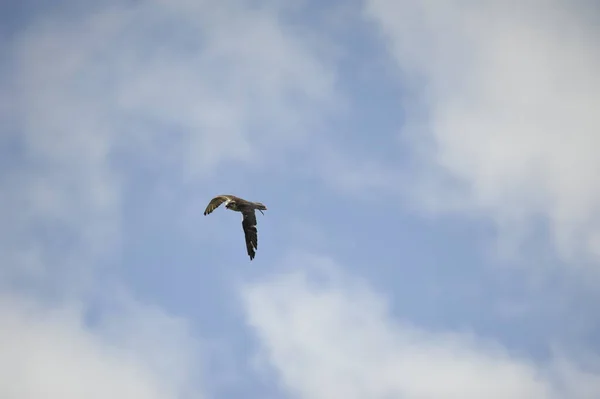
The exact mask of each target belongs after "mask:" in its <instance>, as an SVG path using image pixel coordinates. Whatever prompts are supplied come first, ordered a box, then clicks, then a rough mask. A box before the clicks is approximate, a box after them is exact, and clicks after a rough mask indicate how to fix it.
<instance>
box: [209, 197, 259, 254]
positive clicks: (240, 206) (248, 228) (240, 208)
mask: <svg viewBox="0 0 600 399" xmlns="http://www.w3.org/2000/svg"><path fill="white" fill-rule="evenodd" d="M223 202H225V207H226V208H227V209H230V210H232V211H236V212H241V213H242V216H243V219H242V229H243V230H244V236H245V238H246V250H247V252H248V256H249V257H250V260H252V259H254V256H255V255H256V249H258V231H257V230H256V214H255V213H254V210H255V209H258V210H259V211H260V213H262V214H263V215H264V213H263V211H266V210H267V207H266V206H264V204H262V203H260V202H252V201H246V200H245V199H242V198H239V197H236V196H235V195H217V196H216V197H215V198H213V199H212V200H210V202H209V203H208V205H207V206H206V209H205V210H204V215H205V216H206V215H208V214H210V213H211V212H212V211H214V210H215V209H217V208H218V207H219V206H220V205H221V204H222V203H223Z"/></svg>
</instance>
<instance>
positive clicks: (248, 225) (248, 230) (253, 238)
mask: <svg viewBox="0 0 600 399" xmlns="http://www.w3.org/2000/svg"><path fill="white" fill-rule="evenodd" d="M243 215H244V219H242V228H243V229H244V236H245V238H246V250H247V251H248V256H250V260H252V259H254V255H255V254H256V252H255V250H256V249H258V231H257V230H256V215H255V214H254V210H248V211H245V212H244V213H243Z"/></svg>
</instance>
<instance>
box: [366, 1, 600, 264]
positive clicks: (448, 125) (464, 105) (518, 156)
mask: <svg viewBox="0 0 600 399" xmlns="http://www.w3.org/2000/svg"><path fill="white" fill-rule="evenodd" d="M365 10H366V13H367V15H368V16H369V18H372V19H373V20H375V21H377V23H378V26H379V27H380V29H381V32H382V33H383V35H384V37H385V40H386V42H387V44H388V48H389V50H390V52H391V54H392V55H393V57H394V59H395V61H396V63H397V66H398V67H399V68H400V70H401V71H402V73H403V76H404V77H405V78H406V82H411V83H412V84H413V85H412V87H411V88H412V89H414V90H415V91H414V92H413V93H418V95H417V97H418V98H413V99H411V100H415V102H416V103H417V105H414V106H410V107H407V114H408V118H409V122H408V123H407V126H406V128H405V131H404V134H405V137H409V138H410V141H411V145H412V147H413V149H414V150H415V151H419V155H423V157H421V158H420V159H419V163H418V171H419V172H420V173H419V174H418V179H417V180H419V181H418V183H419V184H420V186H419V189H420V192H419V193H418V201H420V202H421V203H422V204H427V206H429V207H430V210H437V211H439V210H442V211H446V210H461V211H473V210H476V211H477V212H483V213H484V214H485V215H489V216H491V217H492V218H493V219H494V220H495V221H496V222H497V223H498V226H500V227H502V229H504V228H507V229H508V230H505V232H508V233H509V235H510V234H517V233H518V234H521V233H523V232H527V231H528V230H529V229H530V228H531V226H534V225H535V224H536V223H539V222H540V220H542V221H547V222H548V225H549V227H550V232H551V236H552V238H553V241H554V242H555V243H556V245H557V248H558V251H559V252H560V254H561V255H562V256H563V257H564V258H565V259H574V258H575V257H579V258H580V256H581V255H583V256H588V255H593V254H594V252H595V253H598V239H597V237H598V234H599V232H600V180H598V179H597V177H596V174H597V171H598V170H600V158H599V157H598V156H597V150H596V149H597V148H598V145H599V144H600V114H598V112H597V109H598V108H600V94H599V93H600V78H599V77H598V74H597V72H596V71H597V70H599V69H600V50H599V49H598V46H597V38H598V36H599V34H600V31H599V30H598V25H597V24H596V23H595V21H597V18H598V10H597V8H594V6H593V5H592V4H591V3H589V2H582V1H579V2H577V1H576V2H570V3H565V2H559V1H551V2H545V1H538V2H528V3H526V4H525V3H518V4H517V3H513V2H505V1H484V2H461V1H454V2H449V3H447V4H444V6H440V5H439V4H438V2H435V1H422V2H413V1H389V0H368V1H366V8H365ZM415 82H417V83H415ZM416 100H418V101H416ZM580 259H581V258H580Z"/></svg>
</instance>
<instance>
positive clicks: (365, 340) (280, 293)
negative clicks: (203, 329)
mask: <svg viewBox="0 0 600 399" xmlns="http://www.w3.org/2000/svg"><path fill="white" fill-rule="evenodd" d="M297 265H299V266H297ZM242 298H243V300H244V304H245V308H246V312H247V318H248V323H249V325H250V326H252V327H253V328H254V330H255V333H256V335H257V337H258V340H259V343H260V348H261V352H260V358H262V359H263V362H264V363H263V364H265V365H266V366H267V369H269V368H270V369H271V370H272V371H273V372H274V373H275V375H276V376H277V377H278V378H279V381H280V383H281V385H282V387H283V388H284V389H285V390H286V391H287V392H288V393H290V394H293V395H298V397H300V398H333V397H346V398H403V399H412V398H415V399H416V398H428V399H434V398H435V399H446V398H448V399H449V398H467V399H468V398H473V399H475V398H481V397H487V398H515V399H516V398H528V399H534V398H540V399H541V398H544V399H551V398H552V399H554V398H565V399H566V398H571V399H574V398H592V397H595V396H597V395H598V394H600V373H598V368H597V367H596V369H593V368H592V369H590V370H596V371H595V372H592V371H586V370H583V369H582V368H580V367H578V366H575V365H574V364H573V363H572V362H570V361H569V359H568V358H566V357H556V358H555V359H554V360H552V361H549V362H548V363H539V362H535V361H534V360H532V359H528V358H524V357H522V356H518V355H516V354H512V353H510V352H509V351H508V350H507V349H506V348H504V347H502V346H501V345H499V344H497V343H494V342H492V341H485V340H483V339H481V338H478V337H476V336H472V335H468V334H466V333H456V332H446V333H440V332H435V333H434V332H428V331H425V330H423V329H420V328H418V327H416V326H412V325H410V324H408V323H405V322H403V321H399V320H396V319H394V318H393V317H392V316H391V314H390V311H389V309H388V308H387V303H386V301H385V299H384V298H383V297H381V296H380V295H378V294H375V293H374V292H373V291H372V290H371V289H370V288H369V287H368V286H367V285H365V284H364V283H363V282H362V281H360V280H358V279H356V278H354V277H353V276H349V275H347V274H345V273H344V272H343V271H342V270H341V269H340V268H339V267H338V266H337V265H336V264H335V263H334V262H333V261H332V260H330V259H328V258H322V257H317V256H300V257H298V258H297V259H295V260H294V261H293V262H292V263H291V265H288V267H287V268H286V271H284V272H282V273H281V274H279V275H275V276H272V277H269V278H265V279H262V280H259V281H255V282H253V283H250V284H248V285H247V286H246V287H245V288H244V290H243V291H242ZM595 364H596V365H597V362H596V363H595Z"/></svg>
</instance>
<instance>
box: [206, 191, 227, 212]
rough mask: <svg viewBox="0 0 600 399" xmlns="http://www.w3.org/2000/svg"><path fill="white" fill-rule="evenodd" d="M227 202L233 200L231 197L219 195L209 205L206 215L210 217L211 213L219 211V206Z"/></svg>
mask: <svg viewBox="0 0 600 399" xmlns="http://www.w3.org/2000/svg"><path fill="white" fill-rule="evenodd" d="M227 200H231V196H230V195H217V196H216V197H215V198H213V199H211V200H210V202H209V203H208V205H207V206H206V209H205V210H204V215H205V216H206V215H208V214H209V213H211V212H212V211H214V210H215V209H217V208H218V207H219V205H221V204H222V203H223V202H225V201H227Z"/></svg>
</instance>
